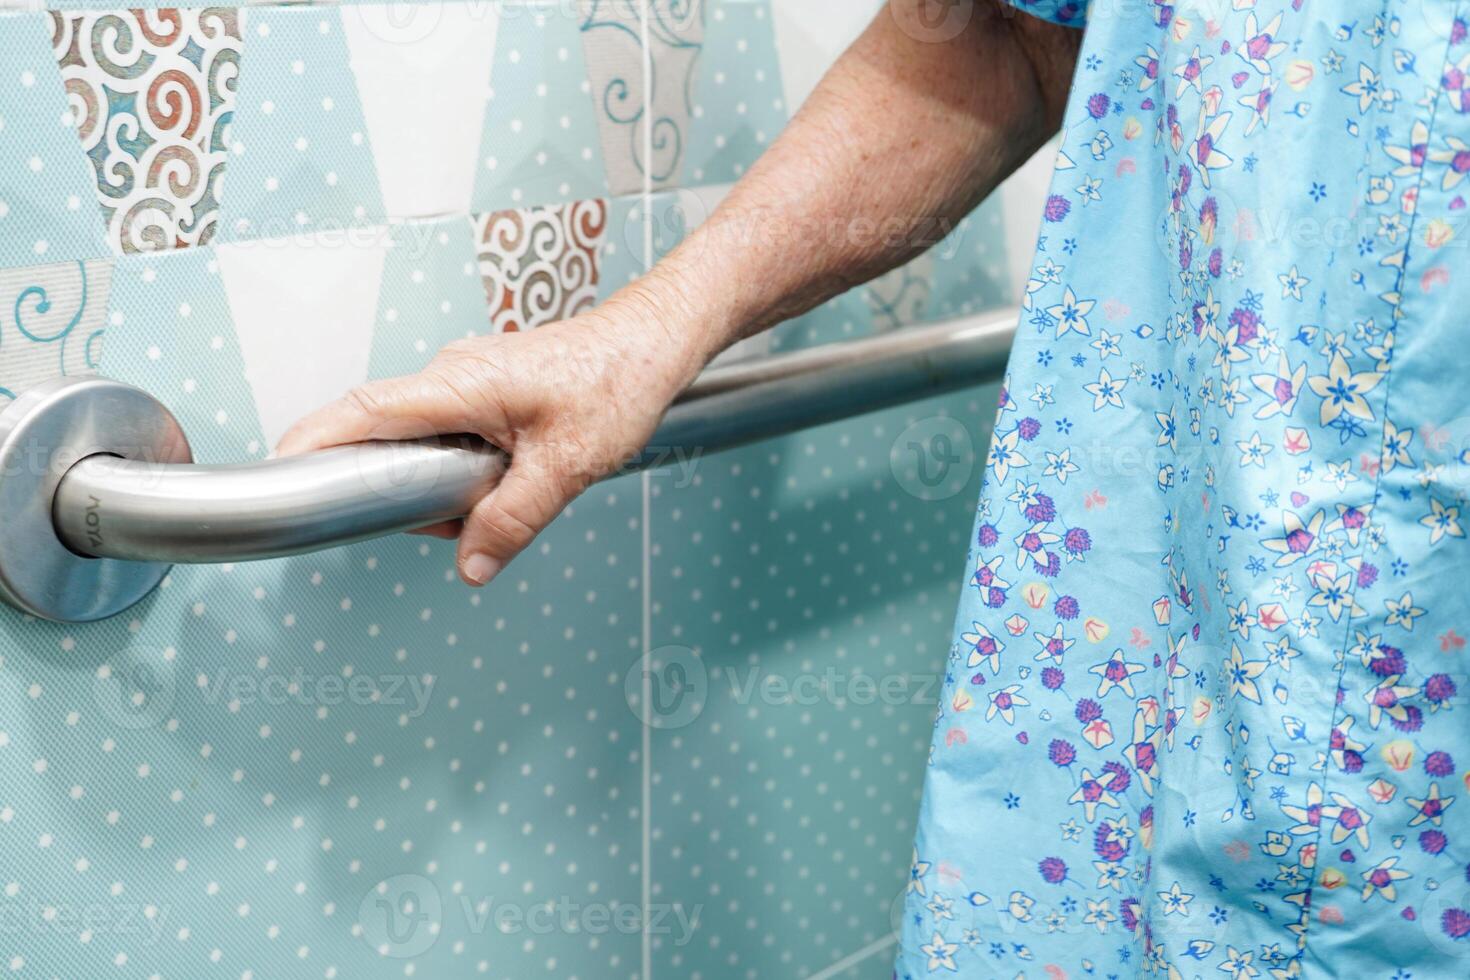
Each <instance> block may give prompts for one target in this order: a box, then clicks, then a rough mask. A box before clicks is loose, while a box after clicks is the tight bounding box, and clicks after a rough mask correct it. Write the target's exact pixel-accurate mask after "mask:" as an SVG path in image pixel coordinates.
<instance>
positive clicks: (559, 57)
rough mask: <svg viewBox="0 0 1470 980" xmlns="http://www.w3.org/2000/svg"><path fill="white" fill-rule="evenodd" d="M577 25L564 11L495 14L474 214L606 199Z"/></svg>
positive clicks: (530, 7) (535, 7) (536, 8)
mask: <svg viewBox="0 0 1470 980" xmlns="http://www.w3.org/2000/svg"><path fill="white" fill-rule="evenodd" d="M607 189H608V177H607V174H606V172H605V169H604V164H603V155H602V144H601V140H600V133H599V129H598V118H597V110H596V109H595V107H594V103H593V96H592V86H591V83H590V82H589V80H588V74H587V64H586V61H585V57H584V52H583V41H582V36H581V32H580V24H579V22H578V20H577V18H576V17H574V16H573V15H572V13H571V12H570V11H569V10H567V9H566V7H565V5H552V4H545V5H543V4H526V5H523V4H513V5H510V6H507V7H506V8H504V10H503V11H502V13H501V22H500V30H499V32H498V34H497V36H496V48H495V64H494V68H493V70H492V75H491V81H490V98H489V100H488V102H487V103H486V106H485V123H484V128H483V130H482V132H481V137H480V153H479V159H478V161H477V166H476V179H475V191H474V201H473V206H472V210H473V211H474V212H476V213H484V212H490V211H500V210H504V209H507V208H517V207H526V206H530V205H536V204H551V203H557V202H561V201H571V200H580V199H585V198H596V197H602V196H604V195H606V193H607Z"/></svg>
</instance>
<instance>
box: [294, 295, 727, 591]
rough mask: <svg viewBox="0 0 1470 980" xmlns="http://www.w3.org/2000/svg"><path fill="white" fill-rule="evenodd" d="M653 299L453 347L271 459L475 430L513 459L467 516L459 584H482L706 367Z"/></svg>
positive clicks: (646, 433)
mask: <svg viewBox="0 0 1470 980" xmlns="http://www.w3.org/2000/svg"><path fill="white" fill-rule="evenodd" d="M658 320H659V318H658V314H657V311H655V310H654V309H653V308H652V307H651V306H650V305H649V304H647V303H640V302H636V301H629V300H626V299H624V300H619V299H618V298H616V297H615V298H614V299H613V300H609V301H608V303H606V304H604V305H603V306H602V307H599V308H598V309H596V310H594V311H592V312H590V313H588V314H585V315H583V316H579V317H576V318H574V319H571V320H566V321H563V322H561V323H554V324H549V325H547V326H543V327H540V328H537V329H535V330H532V331H529V332H525V333H508V334H498V335H492V336H486V337H475V338H471V339H467V340H459V341H455V342H454V343H452V344H450V345H449V346H447V347H445V348H444V349H443V350H442V351H440V352H439V353H438V355H436V356H435V358H434V360H433V361H432V362H431V363H430V364H429V365H428V366H427V367H426V368H424V370H423V371H421V372H419V373H418V374H412V375H407V376H404V377H400V378H391V379H388V380H385V381H375V382H371V383H369V384H366V385H363V386H362V387H360V388H356V389H354V390H353V391H351V392H349V393H348V394H347V395H345V396H344V397H342V398H341V399H338V400H337V401H335V402H333V403H332V404H330V405H327V406H325V407H323V408H321V409H319V410H318V411H316V412H314V413H312V414H311V415H309V416H307V417H306V418H304V419H302V420H301V421H299V422H297V423H296V425H294V426H293V427H292V428H291V430H290V431H289V432H287V433H286V435H285V436H284V437H283V438H282V440H281V443H280V445H279V446H278V447H277V450H276V451H277V453H278V454H279V455H282V456H288V455H295V454H299V453H304V452H308V451H310V450H313V449H322V448H325V447H328V446H336V445H343V444H346V443H353V442H363V441H367V440H372V439H411V438H422V437H425V436H430V435H436V434H441V433H442V434H450V433H471V434H474V435H478V436H480V437H481V438H483V439H485V440H486V441H488V442H490V443H492V444H494V445H496V446H499V447H500V448H502V449H504V450H506V451H507V452H509V453H510V454H511V465H510V468H509V470H508V471H507V472H506V474H505V477H504V478H503V479H502V480H501V482H500V484H499V485H498V486H497V487H496V488H495V489H494V490H493V491H492V492H491V493H489V494H488V495H487V496H485V497H484V498H483V499H482V500H481V501H480V502H479V503H478V504H476V505H475V507H474V509H473V510H472V511H471V512H470V513H469V515H468V516H467V517H465V518H464V519H463V520H461V521H454V522H451V523H449V524H441V525H436V526H435V527H432V528H426V529H424V533H429V534H434V535H436V536H439V537H456V536H457V537H458V538H459V551H458V555H457V559H456V563H457V565H458V568H459V574H460V577H461V578H462V579H464V580H465V581H466V582H467V583H469V584H471V585H483V584H485V583H486V582H488V581H490V579H492V578H494V577H495V575H497V574H498V573H499V572H500V571H501V569H503V568H504V567H505V565H506V563H508V562H509V561H510V560H511V559H512V558H514V557H515V556H516V555H517V554H519V553H520V551H521V550H522V549H524V548H525V547H526V546H527V545H528V544H530V543H531V541H532V539H533V538H535V536H536V535H537V534H538V533H540V532H541V530H542V529H544V528H545V527H546V526H547V525H548V524H550V523H551V521H552V520H553V519H554V518H555V517H556V516H557V515H558V514H559V513H561V511H562V509H563V508H564V507H566V505H567V504H568V503H570V502H571V501H572V500H573V499H574V498H575V497H576V496H577V495H578V494H580V493H581V492H582V491H583V490H585V489H586V488H587V486H588V485H590V484H591V483H592V482H594V481H595V480H597V479H599V478H601V477H603V476H606V475H608V474H610V473H613V472H615V471H617V470H618V469H620V468H621V467H623V466H624V465H626V463H627V462H628V460H629V459H630V458H631V457H632V456H634V455H635V454H636V453H637V452H638V451H639V450H641V449H642V448H643V446H644V444H645V443H646V442H647V441H648V439H649V437H650V436H652V434H653V432H654V429H655V428H656V427H657V426H658V423H659V420H660V419H661V418H662V416H663V413H664V410H665V409H666V408H667V407H668V406H669V403H670V402H671V401H673V399H674V397H675V396H676V395H678V393H679V392H680V391H682V390H683V389H684V387H685V386H686V385H688V384H689V382H690V381H692V380H693V378H694V376H695V374H696V373H697V371H698V369H699V368H700V367H701V366H702V363H703V360H702V358H701V357H699V356H698V355H696V354H694V353H693V352H691V351H689V350H686V348H687V347H689V346H690V345H689V343H688V342H687V341H684V340H681V339H680V338H679V337H676V336H674V335H673V334H672V333H671V332H669V331H668V330H666V329H665V328H663V327H661V326H660V324H659V322H658Z"/></svg>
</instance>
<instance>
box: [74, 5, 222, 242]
mask: <svg viewBox="0 0 1470 980" xmlns="http://www.w3.org/2000/svg"><path fill="white" fill-rule="evenodd" d="M51 23H52V47H53V49H54V50H55V52H56V57H57V61H58V63H59V64H60V66H61V72H62V76H63V78H64V79H65V83H66V91H67V97H68V101H69V102H70V105H71V109H72V113H73V116H74V118H75V119H77V120H78V121H79V124H78V133H79V135H80V136H81V139H82V146H83V147H84V148H85V150H86V153H87V156H88V157H89V158H91V161H92V165H93V167H94V169H95V170H96V173H97V200H98V202H99V203H100V204H101V205H102V211H103V214H104V215H105V216H106V219H107V228H108V238H109V240H110V241H111V243H112V245H113V247H114V248H115V249H116V250H117V251H119V252H125V253H126V252H151V251H162V250H165V249H172V248H184V247H187V246H191V245H201V244H204V243H206V242H208V241H209V239H210V238H211V237H212V236H213V234H214V230H215V223H216V220H217V218H218V213H219V189H220V180H221V178H222V177H223V174H224V169H225V157H226V152H225V151H226V147H227V142H226V140H227V130H228V127H229V124H230V119H231V116H232V115H233V113H234V107H235V83H236V81H237V80H238V78H239V68H240V65H239V62H240V47H241V44H240V26H239V15H238V12H237V11H236V10H235V9H234V8H229V7H210V8H206V9H203V10H182V9H175V8H163V9H158V10H134V11H127V12H104V13H82V14H73V13H55V14H53V15H52V17H51Z"/></svg>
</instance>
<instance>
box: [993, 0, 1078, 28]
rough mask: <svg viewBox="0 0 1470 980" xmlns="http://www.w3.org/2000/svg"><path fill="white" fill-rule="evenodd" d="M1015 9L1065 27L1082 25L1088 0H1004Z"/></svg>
mask: <svg viewBox="0 0 1470 980" xmlns="http://www.w3.org/2000/svg"><path fill="white" fill-rule="evenodd" d="M1006 2H1007V3H1009V4H1010V5H1011V6H1012V7H1015V8H1016V9H1017V10H1024V11H1025V12H1026V13H1028V14H1030V15H1031V16H1033V17H1040V18H1042V19H1043V20H1049V21H1051V22H1052V23H1054V24H1064V25H1066V26H1067V27H1082V26H1084V25H1085V24H1086V23H1087V4H1088V2H1089V0H1006Z"/></svg>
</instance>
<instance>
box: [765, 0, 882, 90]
mask: <svg viewBox="0 0 1470 980" xmlns="http://www.w3.org/2000/svg"><path fill="white" fill-rule="evenodd" d="M880 6H881V3H880V2H879V0H851V2H848V3H842V4H835V3H811V2H808V0H797V2H794V3H792V2H777V3H774V4H772V7H773V11H772V12H773V13H774V14H775V18H776V20H775V24H776V48H777V51H778V53H779V55H780V58H781V81H782V84H783V86H784V87H785V90H786V105H787V107H788V109H789V110H790V111H791V112H792V113H795V112H796V110H797V109H798V108H799V107H800V106H801V104H802V103H803V102H805V101H806V98H807V96H809V95H811V94H812V89H814V88H816V87H817V82H819V81H821V79H822V76H823V75H825V74H826V73H827V69H828V68H830V67H832V62H834V61H836V60H837V56H838V55H840V54H842V52H843V51H846V50H847V47H848V45H850V44H851V43H852V42H853V41H854V40H855V39H856V38H857V36H858V35H859V34H861V33H862V32H863V29H864V28H866V27H867V26H868V24H870V23H872V21H873V17H874V16H876V15H877V13H878V10H879V8H880Z"/></svg>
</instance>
